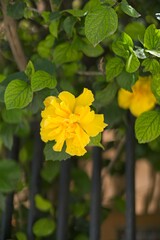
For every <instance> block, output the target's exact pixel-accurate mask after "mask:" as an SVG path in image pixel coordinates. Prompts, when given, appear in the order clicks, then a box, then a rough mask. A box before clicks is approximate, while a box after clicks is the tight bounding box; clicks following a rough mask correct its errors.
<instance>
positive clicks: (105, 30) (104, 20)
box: [85, 6, 118, 46]
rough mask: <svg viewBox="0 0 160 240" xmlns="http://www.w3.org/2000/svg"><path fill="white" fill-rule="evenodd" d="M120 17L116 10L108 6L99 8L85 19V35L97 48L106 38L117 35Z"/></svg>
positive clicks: (93, 10)
mask: <svg viewBox="0 0 160 240" xmlns="http://www.w3.org/2000/svg"><path fill="white" fill-rule="evenodd" d="M117 26H118V17H117V14H116V12H115V10H114V9H113V8H111V7H107V6H98V7H96V8H94V9H92V11H91V12H89V13H88V15H87V16H86V19H85V34H86V37H87V38H88V40H89V41H90V42H91V43H92V44H93V45H94V46H96V45H97V44H98V43H100V42H101V41H102V40H104V39H105V38H107V37H109V36H111V35H112V34H114V33H115V31H116V30H117Z"/></svg>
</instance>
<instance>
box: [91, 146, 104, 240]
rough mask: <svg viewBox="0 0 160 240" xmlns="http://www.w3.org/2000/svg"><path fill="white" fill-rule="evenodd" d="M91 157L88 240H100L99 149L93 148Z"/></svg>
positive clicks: (100, 159) (100, 161)
mask: <svg viewBox="0 0 160 240" xmlns="http://www.w3.org/2000/svg"><path fill="white" fill-rule="evenodd" d="M92 156H93V172H92V189H91V209H90V229H89V239H90V240H100V225H101V219H100V218H101V164H102V150H101V148H99V147H94V148H93V154H92Z"/></svg>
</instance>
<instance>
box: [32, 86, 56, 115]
mask: <svg viewBox="0 0 160 240" xmlns="http://www.w3.org/2000/svg"><path fill="white" fill-rule="evenodd" d="M57 95H58V91H57V89H56V88H54V89H49V88H44V89H42V90H41V91H38V92H35V93H34V98H33V101H32V103H31V104H30V106H29V109H30V110H31V111H32V113H33V114H35V113H37V112H38V111H41V110H42V109H43V108H44V104H43V101H44V100H45V98H46V97H48V96H57Z"/></svg>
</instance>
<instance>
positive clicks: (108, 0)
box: [100, 0, 117, 6]
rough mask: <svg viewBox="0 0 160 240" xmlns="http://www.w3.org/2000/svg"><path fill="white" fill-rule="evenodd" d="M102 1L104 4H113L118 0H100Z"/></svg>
mask: <svg viewBox="0 0 160 240" xmlns="http://www.w3.org/2000/svg"><path fill="white" fill-rule="evenodd" d="M100 2H101V3H103V4H109V5H111V6H113V5H115V4H116V2H117V1H116V0H100Z"/></svg>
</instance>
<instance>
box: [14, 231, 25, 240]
mask: <svg viewBox="0 0 160 240" xmlns="http://www.w3.org/2000/svg"><path fill="white" fill-rule="evenodd" d="M16 239H17V240H27V236H26V234H25V233H23V232H17V233H16Z"/></svg>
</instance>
